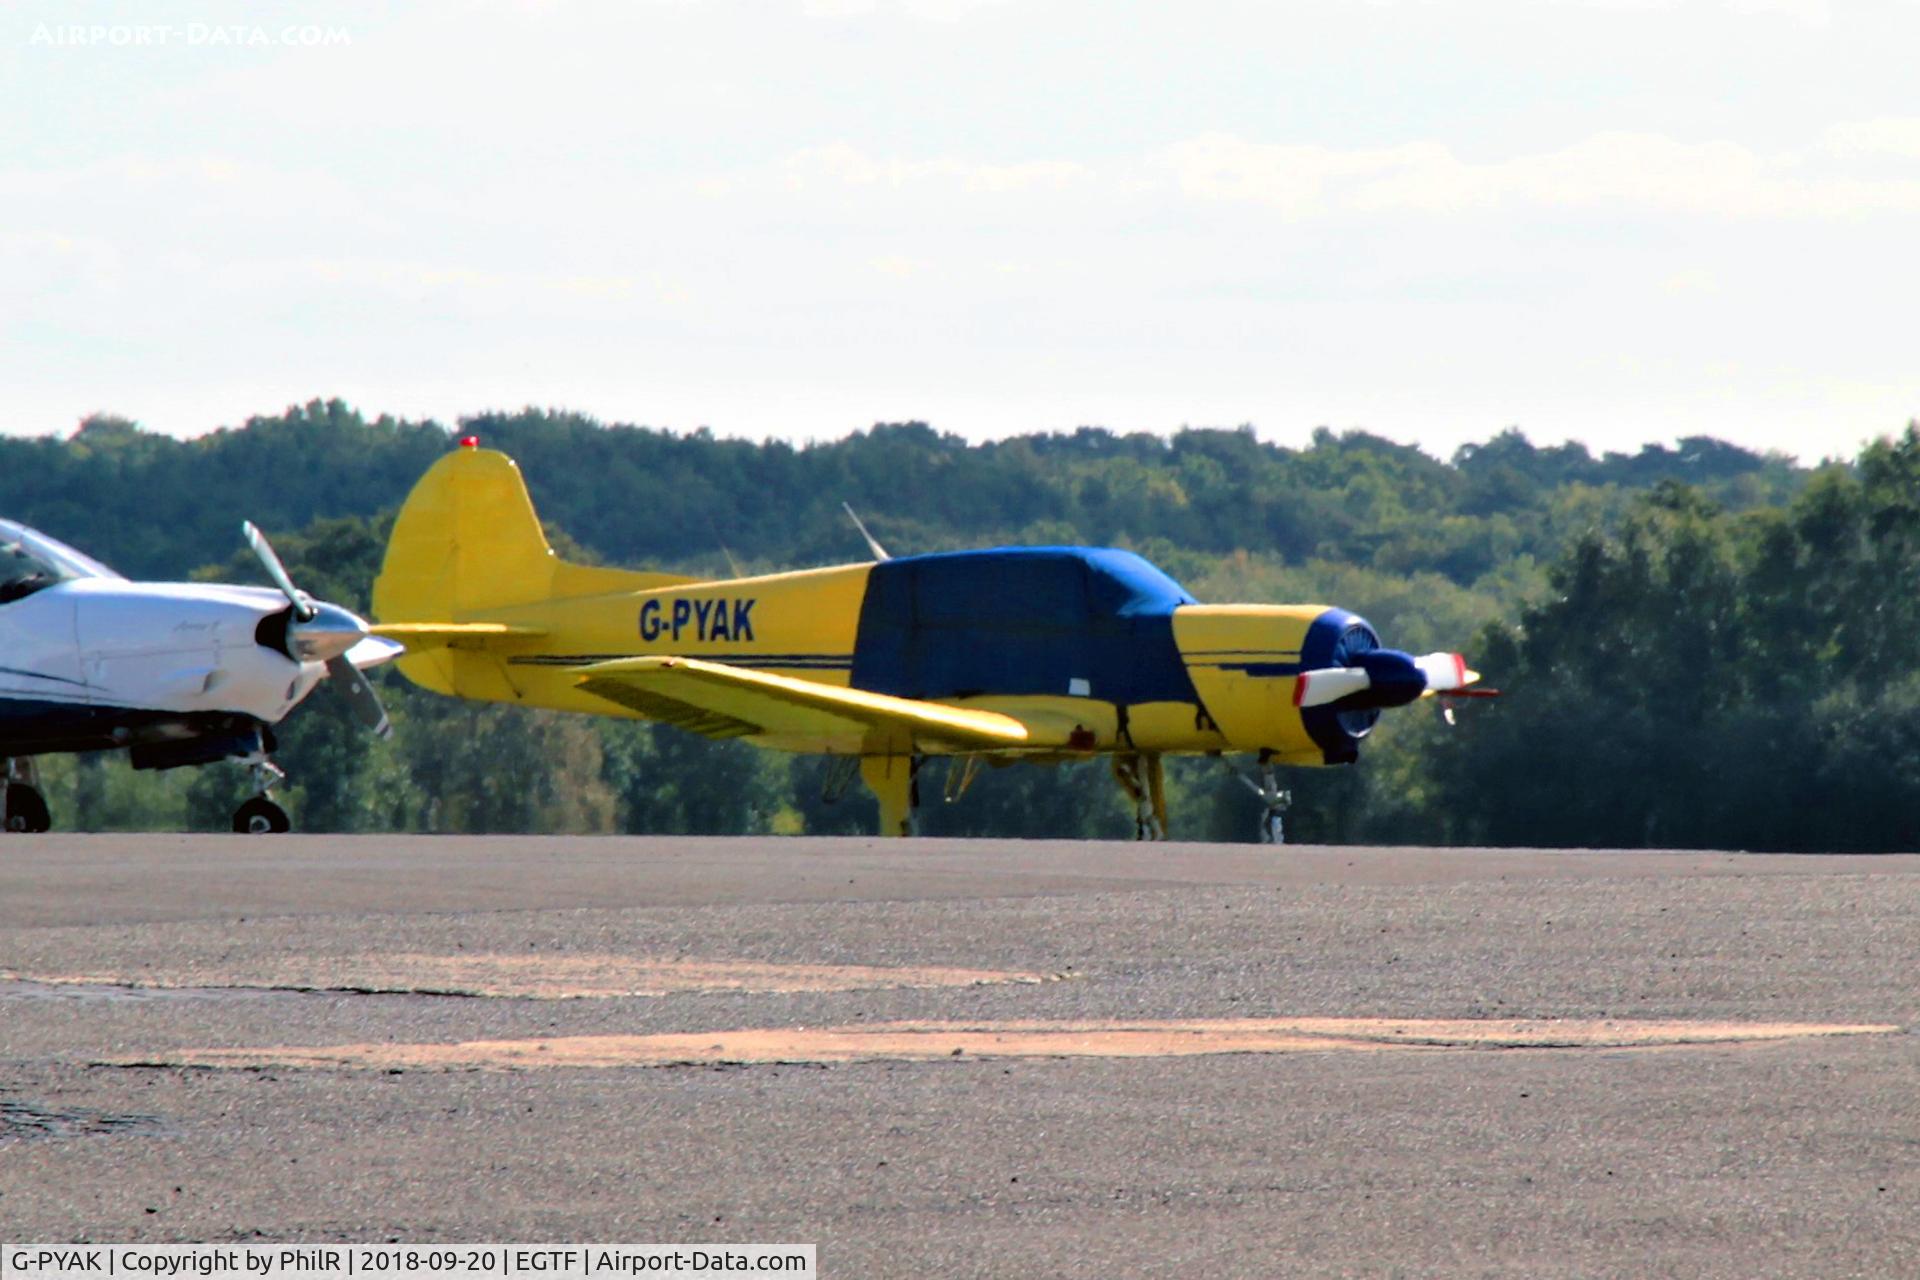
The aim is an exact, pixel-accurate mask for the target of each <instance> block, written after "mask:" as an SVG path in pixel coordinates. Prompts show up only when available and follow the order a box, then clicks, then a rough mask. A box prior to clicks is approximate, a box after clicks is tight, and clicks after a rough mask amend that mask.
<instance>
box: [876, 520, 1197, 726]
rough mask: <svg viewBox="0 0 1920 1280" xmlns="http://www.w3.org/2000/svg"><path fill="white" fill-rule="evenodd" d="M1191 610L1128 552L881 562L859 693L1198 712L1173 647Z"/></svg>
mask: <svg viewBox="0 0 1920 1280" xmlns="http://www.w3.org/2000/svg"><path fill="white" fill-rule="evenodd" d="M1193 603H1195V601H1194V598H1193V597H1192V596H1190V595H1188V594H1187V593H1186V591H1185V590H1183V589H1182V588H1181V586H1180V584H1179V583H1177V582H1175V581H1174V580H1173V579H1172V578H1169V577H1168V576H1167V575H1166V574H1164V573H1162V572H1161V571H1160V570H1158V569H1156V568H1154V567H1153V566H1152V565H1151V564H1148V563H1147V562H1146V561H1145V560H1142V559H1141V558H1140V557H1139V556H1137V555H1135V554H1133V552H1131V551H1119V550H1115V549H1113V548H1108V547H999V548H994V549H991V550H986V551H956V552H947V553H942V554H937V555H925V556H907V557H903V558H901V559H898V560H884V561H882V562H880V563H879V564H876V565H875V566H874V567H873V573H872V576H871V577H869V578H868V580H867V595H866V600H865V601H864V603H863V604H862V605H861V608H860V635H859V641H858V644H857V647H856V648H855V650H854V659H853V684H854V687H855V688H859V689H868V690H871V691H873V692H875V693H889V694H894V695H896V696H898V697H903V698H958V697H967V696H970V695H974V694H987V693H993V694H1009V695H1026V694H1055V695H1064V694H1067V693H1068V692H1069V691H1070V688H1071V682H1072V681H1074V680H1085V681H1086V682H1087V689H1086V692H1087V694H1088V696H1091V697H1094V698H1099V699H1102V700H1104V701H1107V702H1117V703H1120V704H1122V705H1127V704H1131V703H1140V702H1166V701H1179V702H1198V701H1199V699H1198V697H1197V696H1196V695H1195V693H1194V689H1193V682H1192V680H1190V679H1189V678H1188V676H1187V669H1186V665H1185V664H1184V663H1183V662H1182V661H1181V660H1180V651H1179V649H1178V648H1177V647H1175V645H1174V642H1173V611H1174V610H1175V609H1176V608H1178V607H1179V606H1180V605H1183V604H1193Z"/></svg>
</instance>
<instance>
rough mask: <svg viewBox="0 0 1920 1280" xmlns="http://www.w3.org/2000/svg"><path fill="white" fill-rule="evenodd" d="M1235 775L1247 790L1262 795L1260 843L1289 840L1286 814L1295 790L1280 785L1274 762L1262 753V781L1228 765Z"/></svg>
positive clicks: (1283, 842) (1277, 842)
mask: <svg viewBox="0 0 1920 1280" xmlns="http://www.w3.org/2000/svg"><path fill="white" fill-rule="evenodd" d="M1227 768H1228V769H1231V770H1232V771H1233V776H1234V777H1236V778H1238V779H1240V781H1241V782H1243V783H1245V784H1246V787H1247V790H1249V791H1251V792H1253V794H1255V795H1256V796H1259V797H1260V843H1261V844H1285V843H1286V842H1287V832H1286V822H1285V815H1286V812H1287V810H1288V809H1289V808H1290V807H1292V805H1293V792H1291V791H1288V790H1287V789H1285V788H1284V787H1282V786H1281V785H1280V782H1279V779H1278V778H1276V777H1275V776H1274V773H1273V762H1272V761H1271V760H1269V759H1268V758H1267V757H1266V754H1265V753H1264V752H1263V753H1261V757H1260V781H1258V782H1255V781H1254V780H1253V779H1252V778H1249V777H1248V776H1247V775H1246V774H1244V773H1241V772H1240V771H1239V770H1238V769H1234V768H1233V766H1232V765H1228V766H1227Z"/></svg>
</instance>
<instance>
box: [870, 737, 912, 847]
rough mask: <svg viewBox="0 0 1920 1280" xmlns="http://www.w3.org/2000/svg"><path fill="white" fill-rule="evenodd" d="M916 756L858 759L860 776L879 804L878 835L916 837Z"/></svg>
mask: <svg viewBox="0 0 1920 1280" xmlns="http://www.w3.org/2000/svg"><path fill="white" fill-rule="evenodd" d="M921 759H922V757H920V756H861V757H860V777H861V778H862V780H864V781H865V782H866V784H867V787H868V789H869V790H871V791H872V792H873V795H874V798H875V799H876V800H878V801H879V802H880V834H881V835H883V836H911V835H918V834H919V823H918V821H917V818H916V813H915V811H916V810H917V809H919V807H920V762H921Z"/></svg>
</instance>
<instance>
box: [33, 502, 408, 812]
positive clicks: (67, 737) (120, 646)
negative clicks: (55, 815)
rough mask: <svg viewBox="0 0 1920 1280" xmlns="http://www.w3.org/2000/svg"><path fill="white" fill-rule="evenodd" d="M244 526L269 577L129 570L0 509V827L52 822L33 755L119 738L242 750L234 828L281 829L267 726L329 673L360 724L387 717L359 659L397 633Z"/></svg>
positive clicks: (172, 759) (393, 647)
mask: <svg viewBox="0 0 1920 1280" xmlns="http://www.w3.org/2000/svg"><path fill="white" fill-rule="evenodd" d="M242 528H243V532H244V533H245V535H246V539H247V544H248V545H249V546H250V547H252V548H253V552H254V554H255V555H256V556H258V557H259V558H260V563H261V564H262V565H263V566H264V567H265V568H266V571H267V576H268V577H270V578H272V579H273V581H274V583H275V584H276V585H277V587H278V590H275V589H273V588H270V587H237V586H225V585H216V584H208V583H178V582H129V581H128V580H127V579H125V578H123V577H121V576H120V575H119V574H117V573H115V572H114V571H113V570H111V569H109V568H107V567H106V566H105V565H103V564H101V563H100V562H99V561H97V560H94V559H91V558H90V557H88V556H84V555H82V554H80V553H79V552H78V551H75V550H74V549H73V548H72V547H69V546H66V545H65V544H64V543H61V542H57V541H55V540H54V539H52V538H49V537H47V536H46V535H45V534H43V533H39V532H36V531H35V530H32V529H29V528H27V527H26V526H25V525H20V524H15V523H14V522H12V521H10V520H0V831H45V830H47V829H48V827H49V826H51V821H50V819H49V816H48V813H47V803H46V799H45V798H44V797H43V796H42V795H41V794H40V791H39V789H38V778H37V776H36V773H35V770H34V767H33V758H34V757H35V756H40V755H47V754H50V753H58V752H69V751H104V750H112V749H114V748H119V747H125V748H127V749H128V752H129V754H130V755H131V757H132V760H133V767H134V768H136V769H172V768H176V767H178V766H180V765H199V764H211V763H213V762H215V761H218V760H237V761H239V762H240V763H241V764H244V765H246V766H248V768H249V769H251V771H252V774H253V781H254V785H255V787H256V788H257V793H256V794H255V795H254V796H253V798H251V799H250V800H248V801H247V802H246V803H244V804H242V805H241V806H240V807H239V808H238V809H236V810H235V811H234V814H233V829H234V830H235V831H240V832H249V833H255V834H258V833H264V832H273V831H286V830H287V829H288V828H289V827H290V825H291V824H290V822H289V821H288V819H287V813H286V810H284V809H282V808H281V807H280V806H279V805H278V804H276V803H274V801H273V798H272V795H271V792H272V790H273V787H274V786H275V784H277V783H278V782H280V781H281V779H282V778H284V777H285V775H284V774H283V773H282V772H281V771H280V769H279V768H278V767H276V766H275V765H274V763H273V761H272V760H271V758H270V753H271V752H272V751H273V748H274V740H273V729H272V726H274V725H275V724H278V723H279V722H280V721H281V720H283V719H285V718H286V716H287V713H288V712H290V711H292V710H293V709H294V708H295V707H296V706H298V705H300V702H301V700H302V699H304V698H305V697H306V696H307V695H308V694H309V693H311V692H313V690H314V688H315V687H316V686H318V685H319V683H320V681H321V680H323V679H326V678H328V677H331V678H332V680H333V682H334V684H335V685H336V686H337V687H338V688H339V689H340V690H341V691H342V692H343V693H345V694H346V696H347V698H348V699H349V700H350V701H351V703H352V705H353V710H354V714H355V715H356V716H357V717H358V718H359V719H360V721H361V723H363V724H365V725H366V726H367V727H368V728H369V729H371V730H373V731H374V732H375V733H378V734H380V735H381V736H383V737H384V736H386V734H388V733H389V732H391V729H390V727H389V725H388V723H387V715H386V712H385V711H384V710H383V709H382V708H381V706H380V700H379V698H378V697H377V696H375V694H374V692H373V686H372V685H370V684H368V683H367V678H366V677H365V676H364V675H362V674H361V670H362V669H364V668H366V667H372V666H376V665H378V664H380V663H382V662H385V661H387V660H388V659H389V658H392V657H394V656H395V655H397V654H399V653H400V652H401V646H400V645H398V644H396V643H394V642H393V641H391V640H382V639H380V638H378V637H376V636H372V635H370V634H368V627H367V624H366V622H365V621H363V620H362V619H360V618H359V617H356V616H355V615H354V614H352V613H350V612H348V611H347V610H345V609H342V608H340V607H339V606H338V605H331V604H326V603H323V602H321V601H317V600H313V599H311V598H310V597H308V596H307V595H306V594H305V593H303V592H302V591H300V589H299V588H297V587H295V586H294V585H293V580H292V579H291V578H289V577H288V576H287V571H286V568H285V566H283V565H282V564H281V563H280V558H279V557H278V556H276V555H275V554H274V553H273V548H272V547H271V546H269V545H268V543H267V540H266V538H265V537H264V536H263V535H262V534H261V533H260V531H259V530H258V529H256V528H254V527H253V525H252V524H247V525H244V526H243V527H242Z"/></svg>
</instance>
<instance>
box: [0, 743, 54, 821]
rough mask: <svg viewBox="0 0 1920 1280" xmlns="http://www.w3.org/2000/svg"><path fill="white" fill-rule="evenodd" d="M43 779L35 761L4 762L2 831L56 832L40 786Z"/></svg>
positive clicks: (0, 783)
mask: <svg viewBox="0 0 1920 1280" xmlns="http://www.w3.org/2000/svg"><path fill="white" fill-rule="evenodd" d="M39 781H40V776H39V773H38V771H37V770H35V769H34V767H33V761H31V760H0V831H5V832H9V833H14V832H19V833H26V832H40V831H51V830H52V829H53V817H52V815H51V814H49V813H48V812H47V801H46V797H44V796H42V795H41V794H40V788H39V786H38V785H37V784H38V783H39Z"/></svg>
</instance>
